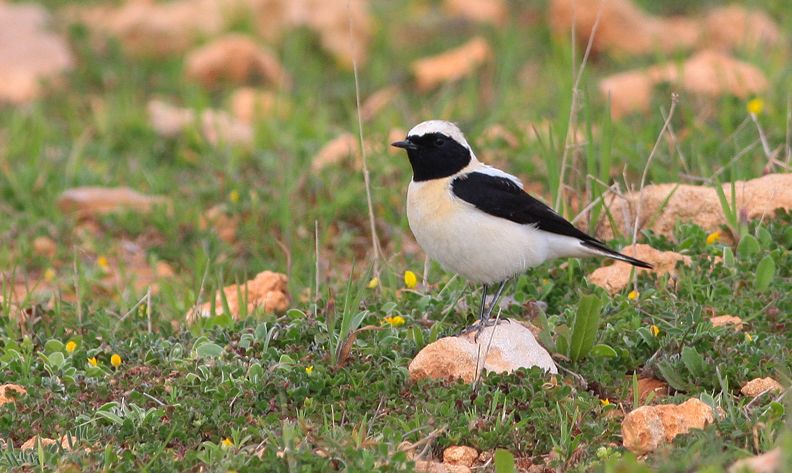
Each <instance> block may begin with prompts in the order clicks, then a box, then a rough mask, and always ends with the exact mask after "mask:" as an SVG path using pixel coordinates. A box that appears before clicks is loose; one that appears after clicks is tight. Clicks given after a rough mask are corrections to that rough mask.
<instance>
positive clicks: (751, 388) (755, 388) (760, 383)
mask: <svg viewBox="0 0 792 473" xmlns="http://www.w3.org/2000/svg"><path fill="white" fill-rule="evenodd" d="M783 390H784V387H783V386H781V383H779V382H778V381H776V380H774V379H773V378H756V379H752V380H750V381H748V382H747V383H745V386H743V387H742V388H741V389H740V392H741V393H742V394H743V396H748V397H756V396H758V395H760V394H762V393H764V392H765V391H769V392H771V393H780V392H782V391H783Z"/></svg>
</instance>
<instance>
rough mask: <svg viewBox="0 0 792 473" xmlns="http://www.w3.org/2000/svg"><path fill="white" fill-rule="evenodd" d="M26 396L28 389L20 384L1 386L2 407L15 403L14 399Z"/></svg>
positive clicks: (0, 404)
mask: <svg viewBox="0 0 792 473" xmlns="http://www.w3.org/2000/svg"><path fill="white" fill-rule="evenodd" d="M10 393H13V394H10ZM25 394H27V389H25V388H24V387H22V386H20V385H18V384H3V385H0V406H2V405H3V404H7V403H9V402H14V399H16V398H18V397H20V396H23V395H25Z"/></svg>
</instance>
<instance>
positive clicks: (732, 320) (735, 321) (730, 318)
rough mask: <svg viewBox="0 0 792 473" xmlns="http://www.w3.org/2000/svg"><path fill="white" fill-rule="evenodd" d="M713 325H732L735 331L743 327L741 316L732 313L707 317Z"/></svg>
mask: <svg viewBox="0 0 792 473" xmlns="http://www.w3.org/2000/svg"><path fill="white" fill-rule="evenodd" d="M709 321H710V323H711V324H712V326H713V327H725V326H727V325H731V326H733V327H734V331H735V332H740V331H742V329H743V321H742V319H741V318H739V317H736V316H734V315H718V316H716V317H711V318H710V319H709Z"/></svg>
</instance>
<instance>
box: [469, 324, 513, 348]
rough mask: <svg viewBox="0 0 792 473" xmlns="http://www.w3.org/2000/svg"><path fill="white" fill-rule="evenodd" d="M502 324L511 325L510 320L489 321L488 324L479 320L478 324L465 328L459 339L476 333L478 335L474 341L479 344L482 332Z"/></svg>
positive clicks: (474, 337)
mask: <svg viewBox="0 0 792 473" xmlns="http://www.w3.org/2000/svg"><path fill="white" fill-rule="evenodd" d="M501 323H511V320H509V319H489V320H487V321H486V322H482V321H481V320H479V321H478V322H476V323H474V324H473V325H470V326H468V327H466V328H464V329H463V330H462V331H461V332H459V334H458V335H457V336H458V337H464V336H465V335H468V334H470V333H473V332H476V335H474V336H473V341H474V342H475V343H478V338H479V336H480V335H481V332H483V331H484V329H485V328H487V327H494V326H495V325H500V324H501Z"/></svg>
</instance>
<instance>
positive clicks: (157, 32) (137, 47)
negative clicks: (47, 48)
mask: <svg viewBox="0 0 792 473" xmlns="http://www.w3.org/2000/svg"><path fill="white" fill-rule="evenodd" d="M102 3H105V4H102ZM102 3H99V4H97V5H91V6H86V7H83V6H80V7H77V8H71V9H67V10H66V16H67V17H68V19H70V20H72V21H75V22H80V23H83V24H84V25H85V26H87V27H88V29H89V30H91V31H92V32H94V33H96V34H97V36H101V37H115V38H117V39H118V40H119V42H120V43H121V45H122V46H123V48H124V50H125V51H126V52H127V53H130V54H133V55H136V56H146V57H150V56H156V57H161V56H165V55H169V54H177V53H181V52H183V51H185V50H187V49H188V48H189V47H190V46H192V45H193V44H194V43H195V42H196V41H197V40H198V39H199V38H201V37H205V36H214V35H216V34H218V33H220V32H221V31H222V30H223V28H225V26H226V24H227V23H228V20H229V18H228V17H229V16H231V15H229V14H230V13H232V11H233V10H235V9H238V8H240V7H241V5H242V3H243V2H241V1H239V0H172V1H167V2H152V1H134V2H123V3H121V4H120V5H118V6H116V5H115V4H113V5H107V4H106V3H108V2H102Z"/></svg>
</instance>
